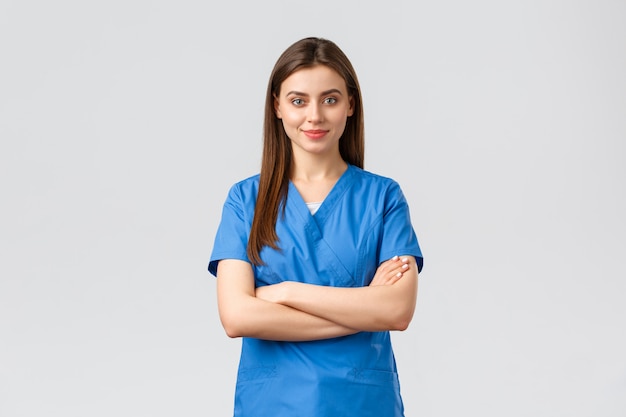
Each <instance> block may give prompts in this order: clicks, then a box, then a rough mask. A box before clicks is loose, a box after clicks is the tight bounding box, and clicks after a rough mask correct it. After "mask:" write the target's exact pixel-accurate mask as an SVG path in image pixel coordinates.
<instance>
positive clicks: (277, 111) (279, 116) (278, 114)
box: [273, 94, 283, 119]
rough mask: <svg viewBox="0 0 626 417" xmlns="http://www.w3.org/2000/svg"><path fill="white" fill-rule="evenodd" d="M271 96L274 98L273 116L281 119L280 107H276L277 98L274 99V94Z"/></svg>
mask: <svg viewBox="0 0 626 417" xmlns="http://www.w3.org/2000/svg"><path fill="white" fill-rule="evenodd" d="M273 96H274V114H276V117H278V118H279V119H282V118H283V116H282V115H281V114H280V106H279V105H278V97H276V94H274V95H273Z"/></svg>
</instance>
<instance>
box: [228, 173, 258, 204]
mask: <svg viewBox="0 0 626 417" xmlns="http://www.w3.org/2000/svg"><path fill="white" fill-rule="evenodd" d="M259 177H260V175H259V174H256V175H253V176H251V177H248V178H246V179H243V180H241V181H238V182H236V183H235V184H233V185H232V186H231V187H230V190H229V191H228V198H229V199H238V200H244V201H245V200H248V199H250V198H253V199H255V200H256V196H257V192H258V189H259Z"/></svg>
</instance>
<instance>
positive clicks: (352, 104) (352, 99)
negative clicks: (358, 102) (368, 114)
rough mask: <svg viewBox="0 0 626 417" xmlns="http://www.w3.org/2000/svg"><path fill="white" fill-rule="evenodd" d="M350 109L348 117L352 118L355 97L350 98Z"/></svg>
mask: <svg viewBox="0 0 626 417" xmlns="http://www.w3.org/2000/svg"><path fill="white" fill-rule="evenodd" d="M349 103H350V108H349V109H348V117H350V116H352V115H353V114H354V97H353V96H350V100H349Z"/></svg>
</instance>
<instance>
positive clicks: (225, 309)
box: [217, 259, 357, 341]
mask: <svg viewBox="0 0 626 417" xmlns="http://www.w3.org/2000/svg"><path fill="white" fill-rule="evenodd" d="M217 304H218V310H219V314H220V320H221V322H222V326H224V330H225V331H226V334H227V335H228V336H229V337H255V338H259V339H269V340H282V341H303V340H316V339H327V338H331V337H338V336H345V335H348V334H352V333H356V332H357V330H355V329H352V328H349V327H347V326H343V325H340V324H337V323H334V322H333V321H331V320H328V319H325V318H321V317H317V316H315V315H312V314H310V313H307V312H304V311H300V310H296V309H294V308H292V307H289V306H286V305H281V304H276V303H272V302H268V301H266V300H262V299H260V298H257V297H256V296H255V288H254V275H253V272H252V267H251V266H250V264H249V263H247V262H244V261H239V260H232V259H225V260H222V261H220V262H219V264H218V267H217Z"/></svg>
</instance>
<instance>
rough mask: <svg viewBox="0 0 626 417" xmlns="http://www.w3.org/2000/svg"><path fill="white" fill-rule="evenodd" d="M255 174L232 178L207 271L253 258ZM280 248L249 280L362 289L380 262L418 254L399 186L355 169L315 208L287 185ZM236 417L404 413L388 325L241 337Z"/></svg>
mask: <svg viewBox="0 0 626 417" xmlns="http://www.w3.org/2000/svg"><path fill="white" fill-rule="evenodd" d="M258 184H259V176H258V175H256V176H254V177H251V178H248V179H246V180H244V181H241V182H239V183H237V184H235V185H234V186H233V187H232V188H231V190H230V192H229V194H228V198H227V200H226V202H225V204H224V209H223V212H222V221H221V223H220V226H219V228H218V231H217V235H216V237H215V244H214V246H213V253H212V255H211V260H210V262H209V272H211V273H212V274H213V275H215V274H216V272H217V263H218V262H219V261H220V260H222V259H239V260H243V261H247V262H250V261H249V259H248V257H247V254H246V248H247V243H248V237H249V233H250V227H251V225H252V218H253V216H254V206H255V202H256V196H257V190H258ZM276 233H277V235H278V238H279V242H278V245H279V247H280V250H274V249H272V248H269V247H265V248H263V250H262V251H261V258H262V259H263V261H264V262H265V265H262V266H255V265H253V270H254V276H255V281H256V286H257V287H259V286H263V285H270V284H276V283H279V282H281V281H299V282H305V283H310V284H317V285H329V286H336V287H360V286H367V285H369V283H370V282H371V280H372V278H373V277H374V273H375V272H376V269H377V267H378V265H380V263H382V262H384V261H386V260H387V259H390V258H392V257H393V256H395V255H413V256H415V259H416V261H417V265H418V270H420V271H421V269H422V265H423V260H422V259H423V258H422V253H421V251H420V248H419V244H418V241H417V237H416V236H415V232H414V230H413V227H412V225H411V220H410V214H409V208H408V206H407V203H406V199H405V198H404V195H403V194H402V191H401V189H400V187H399V186H398V184H397V183H396V182H395V181H393V180H391V179H389V178H385V177H381V176H379V175H375V174H372V173H370V172H367V171H364V170H362V169H360V168H357V167H355V166H352V165H349V166H348V169H347V170H346V171H345V172H344V174H343V175H342V176H341V177H340V178H339V180H338V181H337V183H336V184H335V186H334V187H333V189H332V190H331V191H330V193H329V194H328V196H327V197H326V198H325V199H324V202H323V203H322V205H321V207H320V208H319V209H318V211H317V212H316V214H315V215H311V213H310V211H309V209H308V207H307V206H306V204H305V202H304V201H303V200H302V197H301V196H300V194H299V193H298V190H297V189H296V188H295V186H294V185H293V184H292V183H290V184H289V191H288V197H287V201H286V203H285V214H284V216H282V215H281V214H280V213H279V216H278V219H277V223H276ZM234 415H235V416H236V417H258V416H272V417H283V416H284V417H293V416H298V417H326V416H328V417H338V416H358V417H368V416H372V417H374V416H376V417H380V416H385V417H400V416H404V407H403V404H402V399H401V396H400V385H399V382H398V374H397V370H396V364H395V358H394V355H393V350H392V347H391V341H390V335H389V332H387V331H385V332H360V333H357V334H354V335H349V336H343V337H337V338H332V339H325V340H317V341H309V342H280V341H271V340H261V339H254V338H243V340H242V350H241V359H240V363H239V372H238V376H237V387H236V393H235V413H234Z"/></svg>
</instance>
